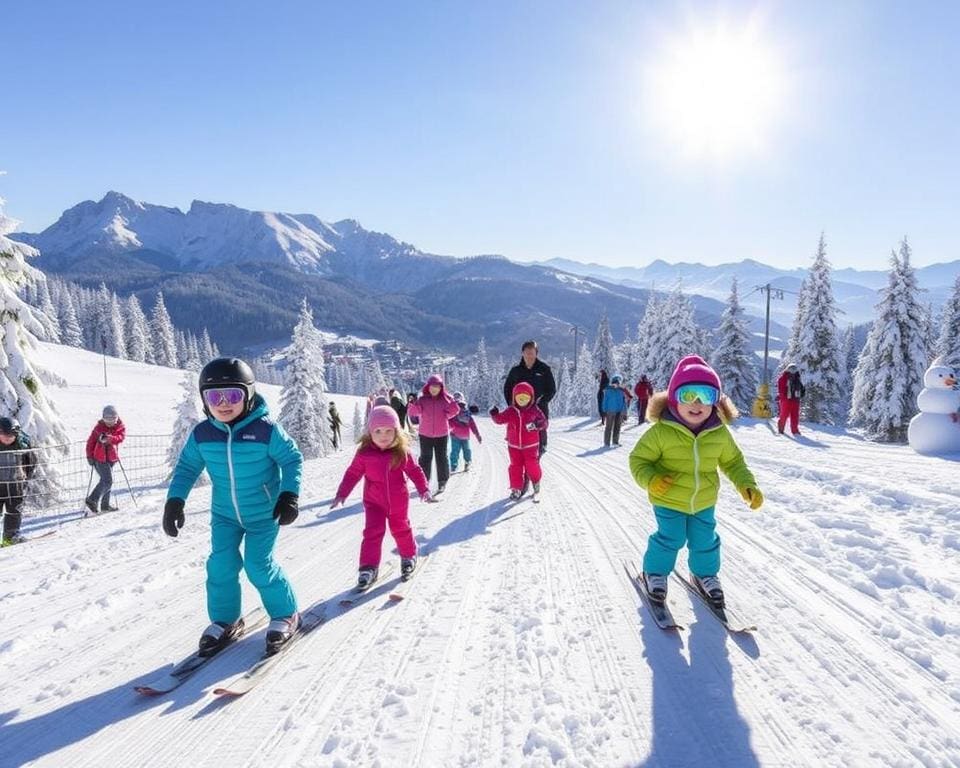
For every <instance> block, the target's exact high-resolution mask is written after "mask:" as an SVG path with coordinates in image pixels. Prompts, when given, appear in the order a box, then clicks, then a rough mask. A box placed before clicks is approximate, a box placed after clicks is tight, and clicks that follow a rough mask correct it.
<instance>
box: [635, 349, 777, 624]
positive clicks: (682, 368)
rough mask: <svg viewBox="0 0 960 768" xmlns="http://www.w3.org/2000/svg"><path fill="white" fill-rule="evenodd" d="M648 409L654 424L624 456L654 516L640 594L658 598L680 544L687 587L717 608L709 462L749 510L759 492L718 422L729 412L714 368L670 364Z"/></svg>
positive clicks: (692, 361) (691, 362) (688, 360)
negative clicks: (662, 387) (691, 583)
mask: <svg viewBox="0 0 960 768" xmlns="http://www.w3.org/2000/svg"><path fill="white" fill-rule="evenodd" d="M648 414H649V415H650V417H651V420H652V421H653V422H654V424H653V426H651V427H650V428H649V429H648V430H647V431H646V432H645V433H644V434H643V436H642V437H641V438H640V440H638V441H637V445H636V447H634V449H633V451H632V452H631V454H630V472H631V473H632V474H633V477H634V479H635V480H636V481H637V484H638V485H640V486H641V487H643V488H646V489H647V492H648V494H649V498H650V502H651V504H653V512H654V515H656V518H657V531H656V532H655V533H654V534H653V535H652V536H650V538H649V541H648V543H647V551H646V553H645V554H644V557H643V580H644V585H645V587H646V589H647V593H648V594H649V595H650V597H651V599H652V600H655V601H659V602H662V601H663V600H665V599H666V597H667V577H668V576H669V575H670V572H671V571H672V570H673V567H674V564H675V563H676V560H677V554H678V552H679V551H680V548H681V547H683V545H684V544H686V545H687V547H688V550H689V552H688V560H687V562H688V565H689V569H690V575H691V577H692V578H693V581H694V584H695V586H697V587H698V588H699V589H700V591H701V592H702V593H703V594H704V596H705V597H707V599H709V600H710V601H711V602H713V603H714V604H715V605H717V606H720V607H722V606H723V588H722V587H721V585H720V579H719V578H718V577H717V574H718V573H719V571H720V537H719V536H717V533H716V525H717V523H716V518H715V516H714V512H715V507H714V505H715V504H716V502H717V491H718V489H719V487H720V476H719V474H718V473H717V467H719V468H720V469H722V470H723V473H724V474H725V475H726V476H727V477H728V478H729V479H730V481H731V482H732V483H733V484H734V485H735V486H736V488H737V490H738V491H739V492H740V495H741V496H743V498H744V500H745V501H746V502H747V504H749V505H750V508H751V509H759V507H760V505H761V504H763V494H762V493H760V490H759V489H758V488H757V483H756V480H754V477H753V475H752V474H751V473H750V470H749V469H748V468H747V465H746V462H745V461H744V458H743V454H742V453H741V452H740V449H739V448H738V447H737V444H736V442H735V441H734V439H733V435H732V434H731V433H730V430H729V429H727V426H726V423H727V422H729V421H731V420H732V419H734V418H736V416H737V410H736V408H735V407H734V405H733V403H732V402H731V401H730V399H729V398H728V397H726V396H725V395H723V393H722V389H721V386H720V377H719V376H717V373H716V372H715V371H714V370H713V369H712V368H711V367H710V366H709V365H707V363H706V362H704V360H703V359H702V358H700V357H697V356H696V355H689V356H687V357H684V358H683V359H682V360H680V362H679V363H677V367H676V368H675V369H674V371H673V375H672V376H671V377H670V385H669V387H668V389H667V392H659V393H657V394H655V395H654V396H653V398H652V399H651V401H650V405H649V407H648Z"/></svg>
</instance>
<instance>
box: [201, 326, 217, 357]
mask: <svg viewBox="0 0 960 768" xmlns="http://www.w3.org/2000/svg"><path fill="white" fill-rule="evenodd" d="M215 357H217V352H216V350H215V349H214V347H213V342H212V341H210V332H209V331H208V330H207V329H206V328H204V329H203V333H202V334H200V362H202V363H203V364H204V365H206V364H207V363H209V362H210V361H211V360H213V359H214V358H215Z"/></svg>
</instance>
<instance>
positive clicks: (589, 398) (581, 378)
mask: <svg viewBox="0 0 960 768" xmlns="http://www.w3.org/2000/svg"><path fill="white" fill-rule="evenodd" d="M578 358H579V359H578V360H577V371H576V373H574V375H573V381H571V382H570V386H569V387H567V400H566V409H565V410H566V412H567V414H568V415H569V416H594V415H597V416H598V418H599V415H598V414H597V380H596V378H595V373H596V371H598V370H599V368H597V366H596V362H595V361H594V359H593V353H592V352H591V351H590V347H588V346H587V344H586V342H584V343H583V345H582V346H581V347H580V354H579V355H578Z"/></svg>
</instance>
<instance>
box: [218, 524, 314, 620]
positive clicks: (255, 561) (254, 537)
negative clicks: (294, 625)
mask: <svg viewBox="0 0 960 768" xmlns="http://www.w3.org/2000/svg"><path fill="white" fill-rule="evenodd" d="M212 517H213V520H212V521H211V523H210V539H211V551H210V557H208V558H207V613H208V614H209V616H210V621H222V622H225V623H228V624H229V623H232V622H234V621H236V620H237V619H239V618H240V614H241V607H240V570H241V569H243V570H244V571H246V573H247V578H248V579H250V583H251V584H253V586H255V587H256V588H257V591H258V592H259V593H260V600H261V601H262V602H263V607H264V609H265V610H266V612H267V614H268V615H269V616H270V618H271V619H281V618H284V617H286V616H290V615H291V614H293V613H295V612H296V610H297V598H296V595H294V593H293V587H292V586H291V585H290V582H289V581H288V580H287V576H286V574H285V573H284V572H283V569H282V568H281V567H280V566H279V565H278V564H277V561H276V560H274V559H273V547H274V544H276V541H277V533H278V531H279V530H280V527H279V525H277V521H276V520H273V519H269V518H268V519H266V520H260V521H257V522H253V523H248V524H246V525H244V526H241V525H240V523H239V522H238V521H237V520H235V519H232V518H229V517H226V516H224V515H218V514H214V515H212ZM244 538H246V541H245V542H244ZM241 543H243V545H244V551H243V557H241V556H240V544H241Z"/></svg>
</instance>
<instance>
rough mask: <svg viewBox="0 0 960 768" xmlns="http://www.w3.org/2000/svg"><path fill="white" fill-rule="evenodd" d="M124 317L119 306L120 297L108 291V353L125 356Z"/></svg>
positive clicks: (120, 356)
mask: <svg viewBox="0 0 960 768" xmlns="http://www.w3.org/2000/svg"><path fill="white" fill-rule="evenodd" d="M125 325H126V322H125V319H124V313H123V310H122V309H121V307H120V299H118V298H117V294H115V293H113V292H111V293H110V322H109V327H110V338H111V341H110V354H111V355H113V356H114V357H119V358H126V356H127V334H126V329H125Z"/></svg>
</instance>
